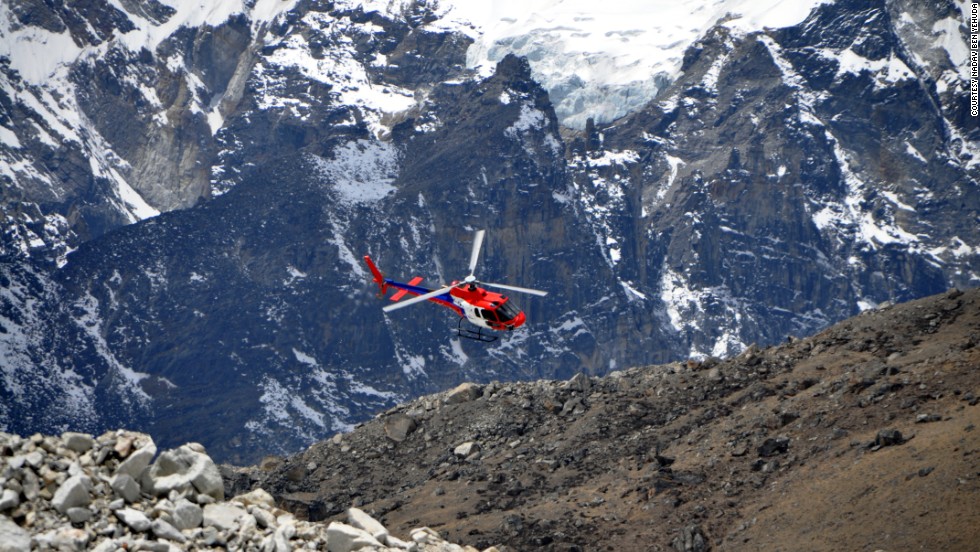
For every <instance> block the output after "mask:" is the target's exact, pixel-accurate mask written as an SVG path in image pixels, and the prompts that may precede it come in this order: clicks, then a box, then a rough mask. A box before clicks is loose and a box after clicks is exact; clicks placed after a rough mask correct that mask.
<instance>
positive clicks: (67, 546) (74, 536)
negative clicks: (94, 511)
mask: <svg viewBox="0 0 980 552" xmlns="http://www.w3.org/2000/svg"><path fill="white" fill-rule="evenodd" d="M90 539H91V536H90V535H89V534H88V533H86V532H85V531H82V530H81V529H75V528H74V527H56V528H54V529H51V530H50V531H46V532H44V533H41V534H39V535H35V536H34V544H36V545H38V546H37V548H39V549H41V550H45V549H53V550H59V551H70V550H77V551H78V552H81V551H82V550H85V548H86V545H87V544H88V541H89V540H90ZM25 550H26V549H25Z"/></svg>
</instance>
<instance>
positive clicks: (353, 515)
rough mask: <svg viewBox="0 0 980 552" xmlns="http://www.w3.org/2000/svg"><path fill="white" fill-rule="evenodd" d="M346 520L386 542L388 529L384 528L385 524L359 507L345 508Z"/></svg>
mask: <svg viewBox="0 0 980 552" xmlns="http://www.w3.org/2000/svg"><path fill="white" fill-rule="evenodd" d="M347 522H348V523H350V524H351V525H352V526H354V527H356V528H358V529H360V530H362V531H366V532H367V533H369V534H370V535H371V536H372V537H374V538H376V539H378V540H379V541H380V542H386V541H387V540H388V530H387V529H385V526H384V525H381V523H380V522H379V521H378V520H376V519H374V518H373V517H371V516H369V515H368V514H367V513H366V512H365V511H364V510H361V509H359V508H350V509H349V510H347Z"/></svg>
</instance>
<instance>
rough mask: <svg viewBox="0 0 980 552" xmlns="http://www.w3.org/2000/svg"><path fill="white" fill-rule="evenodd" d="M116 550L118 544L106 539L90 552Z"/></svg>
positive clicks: (111, 551)
mask: <svg viewBox="0 0 980 552" xmlns="http://www.w3.org/2000/svg"><path fill="white" fill-rule="evenodd" d="M118 548H120V546H119V543H117V542H116V541H115V540H113V539H108V540H104V541H102V542H100V543H99V544H98V546H96V547H95V548H93V549H92V550H91V552H116V550H117V549H118Z"/></svg>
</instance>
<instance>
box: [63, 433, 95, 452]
mask: <svg viewBox="0 0 980 552" xmlns="http://www.w3.org/2000/svg"><path fill="white" fill-rule="evenodd" d="M61 441H62V442H63V443H65V448H67V449H68V450H73V451H75V452H86V451H89V450H91V449H92V447H94V446H95V438H94V437H92V436H91V435H89V434H87V433H75V432H73V431H66V432H65V433H62V434H61Z"/></svg>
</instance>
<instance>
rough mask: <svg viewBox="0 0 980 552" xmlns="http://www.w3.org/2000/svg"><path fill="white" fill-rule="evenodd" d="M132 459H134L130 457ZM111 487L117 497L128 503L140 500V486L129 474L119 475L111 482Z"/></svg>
mask: <svg viewBox="0 0 980 552" xmlns="http://www.w3.org/2000/svg"><path fill="white" fill-rule="evenodd" d="M130 458H132V457H130ZM109 486H110V487H112V490H113V491H115V493H116V496H118V497H120V498H122V499H124V500H125V501H126V502H136V501H137V500H139V499H140V486H139V483H137V482H136V480H135V479H133V478H132V477H130V475H129V474H128V473H117V474H116V475H114V476H113V477H112V479H111V480H110V481H109Z"/></svg>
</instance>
